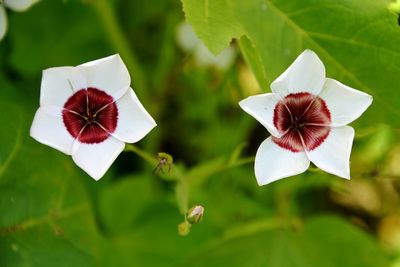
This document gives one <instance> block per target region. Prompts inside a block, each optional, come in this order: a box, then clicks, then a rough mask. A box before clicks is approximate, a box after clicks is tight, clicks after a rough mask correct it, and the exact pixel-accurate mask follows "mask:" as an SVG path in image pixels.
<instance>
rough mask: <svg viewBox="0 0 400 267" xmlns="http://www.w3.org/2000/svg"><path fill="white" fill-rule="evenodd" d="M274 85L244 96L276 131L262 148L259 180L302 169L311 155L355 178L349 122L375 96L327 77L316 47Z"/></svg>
mask: <svg viewBox="0 0 400 267" xmlns="http://www.w3.org/2000/svg"><path fill="white" fill-rule="evenodd" d="M271 89H272V93H267V94H260V95H255V96H250V97H248V98H246V99H244V100H242V101H240V102H239V105H240V107H241V108H242V109H243V110H244V111H246V112H247V113H249V114H250V115H251V116H253V117H254V118H255V119H256V120H258V121H259V122H260V123H261V124H262V125H263V126H264V127H265V128H267V130H268V131H269V132H270V133H271V137H269V138H267V139H266V140H265V141H264V142H263V143H262V144H261V145H260V147H259V148H258V151H257V154H256V159H255V166H254V168H255V175H256V178H257V182H258V184H259V185H265V184H268V183H271V182H273V181H276V180H279V179H282V178H285V177H289V176H293V175H297V174H299V173H302V172H304V171H306V170H307V169H308V167H309V165H310V161H311V162H313V163H314V164H315V165H316V166H317V167H319V168H320V169H322V170H324V171H326V172H328V173H331V174H334V175H337V176H340V177H342V178H346V179H350V153H351V147H352V143H353V139H354V129H353V128H352V127H350V126H346V125H347V124H349V123H350V122H352V121H354V120H355V119H357V118H358V117H359V116H361V114H362V113H363V112H364V111H365V110H366V109H367V108H368V107H369V106H370V105H371V103H372V96H370V95H368V94H366V93H363V92H360V91H358V90H355V89H353V88H350V87H348V86H346V85H344V84H342V83H340V82H338V81H336V80H333V79H330V78H326V77H325V67H324V64H323V63H322V62H321V60H320V59H319V58H318V56H317V55H316V54H315V53H314V52H313V51H311V50H305V51H304V52H303V53H302V54H301V55H300V56H299V57H298V58H297V59H296V60H295V61H294V62H293V63H292V65H291V66H290V67H289V68H288V69H287V70H286V71H285V72H284V73H282V74H281V75H280V76H279V77H278V78H277V79H276V80H275V81H274V82H272V84H271Z"/></svg>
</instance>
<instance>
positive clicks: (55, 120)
mask: <svg viewBox="0 0 400 267" xmlns="http://www.w3.org/2000/svg"><path fill="white" fill-rule="evenodd" d="M30 134H31V136H32V137H33V138H34V139H36V140H37V141H39V142H40V143H43V144H45V145H48V146H51V147H53V148H55V149H57V150H60V151H61V152H63V153H65V154H67V155H70V154H71V149H72V144H73V142H74V138H73V137H72V135H70V134H69V133H68V131H67V128H65V125H64V122H63V119H62V108H59V107H54V106H45V107H40V108H39V109H38V111H37V112H36V115H35V118H34V119H33V122H32V126H31V130H30Z"/></svg>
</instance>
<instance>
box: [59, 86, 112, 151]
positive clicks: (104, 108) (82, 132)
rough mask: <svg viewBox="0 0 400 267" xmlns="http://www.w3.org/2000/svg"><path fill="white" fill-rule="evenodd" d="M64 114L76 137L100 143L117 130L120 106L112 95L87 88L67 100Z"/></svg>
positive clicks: (71, 132) (65, 122)
mask: <svg viewBox="0 0 400 267" xmlns="http://www.w3.org/2000/svg"><path fill="white" fill-rule="evenodd" d="M62 116H63V121H64V125H65V127H66V128H67V130H68V132H69V133H70V134H71V135H72V136H73V137H74V138H76V139H78V140H79V141H80V142H81V143H85V144H98V143H101V142H103V141H104V140H106V139H107V138H108V137H109V136H110V134H111V133H113V132H114V131H115V128H116V127H117V121H118V108H117V105H116V104H115V102H114V98H113V97H112V96H110V95H108V94H107V93H105V92H104V91H102V90H99V89H97V88H87V89H86V90H85V89H81V90H79V91H78V92H76V93H75V94H74V95H72V96H71V97H70V98H69V99H68V100H67V102H66V103H65V105H64V110H63V112H62Z"/></svg>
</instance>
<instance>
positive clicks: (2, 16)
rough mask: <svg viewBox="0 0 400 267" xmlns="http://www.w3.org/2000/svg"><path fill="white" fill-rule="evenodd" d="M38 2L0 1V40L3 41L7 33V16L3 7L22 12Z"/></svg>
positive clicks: (29, 0) (30, 0) (22, 0)
mask: <svg viewBox="0 0 400 267" xmlns="http://www.w3.org/2000/svg"><path fill="white" fill-rule="evenodd" d="M38 1H39V0H0V40H1V39H3V37H4V35H5V34H6V31H7V15H6V10H5V8H4V7H7V8H9V9H12V10H14V11H18V12H22V11H25V10H27V9H28V8H30V7H31V6H32V5H33V4H35V3H36V2H38Z"/></svg>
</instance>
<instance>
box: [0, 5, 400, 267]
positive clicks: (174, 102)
mask: <svg viewBox="0 0 400 267" xmlns="http://www.w3.org/2000/svg"><path fill="white" fill-rule="evenodd" d="M389 4H390V1H385V0H343V1H341V0H337V1H333V0H290V1H288V0H249V1H242V0H182V2H179V1H177V0H147V1H139V0H137V1H128V0H126V1H124V0H115V1H107V0H87V1H78V0H69V1H61V0H43V1H41V2H39V3H38V4H36V5H35V6H33V7H32V8H31V9H29V10H28V11H27V12H23V13H17V12H12V11H11V10H7V15H8V22H9V30H8V32H7V35H6V36H5V38H4V39H3V40H2V41H1V42H0V125H1V126H0V127H1V128H0V140H1V144H0V266H1V267H3V266H4V267H8V266H35V267H36V266H38V267H46V266H71V267H79V266H218V267H220V266H240V267H242V266H249V267H257V266H265V267H270V266H272V267H278V266H279V267H286V266H290V267H292V266H298V267H306V266H307V267H309V266H318V267H325V266H346V267H353V266H354V267H364V266H365V267H369V266H371V267H381V266H382V267H386V266H394V267H395V266H400V210H399V204H400V194H399V192H400V183H399V181H400V180H399V178H400V167H399V161H400V144H399V141H398V140H399V139H398V137H399V134H400V128H399V124H400V123H399V121H400V120H399V105H400V91H399V90H400V87H399V86H400V72H399V70H400V45H399V44H400V27H399V25H398V20H397V15H396V14H395V13H394V10H393V9H392V10H390V9H389V8H388V7H389ZM185 15H186V19H187V21H188V22H189V23H190V24H191V25H192V26H193V28H194V31H195V32H196V33H197V35H198V36H199V37H200V39H201V40H202V41H203V42H204V44H205V45H206V46H207V47H208V49H210V50H211V51H212V52H213V53H215V54H218V53H219V52H221V51H222V50H223V49H225V48H226V47H227V46H228V45H229V43H231V46H232V47H233V48H234V49H235V51H236V54H235V55H234V64H232V65H231V66H230V67H228V68H224V69H221V68H218V67H216V66H213V65H211V66H204V65H201V64H199V62H198V60H196V55H195V53H196V52H195V51H192V52H190V51H189V52H188V51H184V50H182V49H181V48H180V46H179V42H178V41H177V36H176V35H177V27H178V25H179V24H180V23H181V22H182V21H183V20H185ZM232 38H233V41H232V42H231V40H232ZM306 48H309V49H312V50H314V51H315V52H316V53H317V54H318V55H319V56H320V57H321V59H322V61H323V62H324V63H325V66H326V69H327V76H328V77H331V78H334V79H337V80H340V81H342V82H343V83H345V84H347V85H349V86H352V87H354V88H357V89H359V90H362V91H365V92H367V93H369V94H371V95H373V97H374V102H373V105H372V106H371V108H370V109H368V111H367V112H366V113H365V114H364V115H363V116H362V117H361V118H360V119H359V120H357V121H356V122H355V123H353V124H352V126H353V127H354V128H355V129H356V137H355V142H354V146H353V153H352V156H351V171H352V180H351V181H345V180H343V179H340V178H337V177H334V176H332V175H329V174H326V173H324V172H322V171H320V170H318V169H317V168H315V167H311V168H310V170H308V171H307V172H306V173H304V174H301V175H298V176H296V177H292V178H290V179H284V180H282V181H279V182H275V183H272V184H270V185H267V186H263V187H259V186H258V185H257V184H256V179H255V177H254V172H253V157H254V155H255V152H256V150H257V148H258V146H259V144H261V142H262V141H263V140H264V139H265V138H266V137H267V136H268V132H267V131H266V130H265V129H264V128H263V127H262V126H261V125H260V124H258V123H257V122H256V121H255V120H254V119H253V118H251V117H250V116H248V115H247V114H246V113H244V112H243V111H242V110H241V109H240V108H239V106H238V104H237V103H238V101H240V100H241V99H243V98H244V97H247V96H249V95H252V94H256V93H261V92H268V91H269V90H270V89H269V84H270V83H271V81H273V80H274V79H275V78H276V77H277V76H278V75H279V74H280V73H281V72H282V71H284V70H285V69H286V68H287V67H288V66H289V65H290V63H291V62H292V61H293V60H294V59H295V58H296V57H297V56H298V55H299V54H300V53H301V52H302V51H303V50H304V49H306ZM115 53H120V55H121V57H122V58H123V60H124V62H125V63H126V64H127V66H128V68H129V70H130V74H131V77H132V86H133V88H134V90H135V92H136V93H137V95H138V97H139V99H141V101H142V103H143V105H144V106H145V107H146V109H147V110H148V111H149V112H150V114H151V115H152V116H153V117H154V118H155V120H156V121H157V123H158V126H157V127H156V128H155V129H154V130H153V131H152V132H151V133H150V134H149V135H148V136H146V137H145V138H144V139H143V140H142V141H140V142H139V143H138V144H137V147H136V148H135V147H132V148H131V149H130V150H134V151H136V153H132V152H131V151H127V152H126V153H122V154H121V155H120V156H119V158H118V159H117V160H116V162H115V163H114V164H113V166H112V168H111V169H110V170H109V171H108V172H107V174H106V176H105V177H104V178H102V179H101V180H100V181H98V182H95V181H94V180H93V179H91V178H90V177H89V176H87V175H86V174H85V173H84V172H83V171H81V170H80V169H79V168H78V167H77V166H76V165H74V163H73V162H72V159H71V158H70V157H68V156H66V155H64V154H62V153H60V152H58V151H56V150H54V149H51V148H49V147H47V146H44V145H42V144H40V143H37V142H36V141H34V140H33V139H32V138H30V136H29V127H30V124H31V122H32V119H33V116H34V113H35V111H36V109H37V108H38V105H39V93H40V80H41V72H42V70H43V69H46V68H49V67H55V66H68V65H70V66H74V65H78V64H81V63H84V62H87V61H90V60H94V59H97V58H102V57H105V56H108V55H111V54H115ZM138 147H139V148H140V150H138V149H139V148H138ZM160 151H164V152H167V153H169V154H171V155H172V156H173V157H174V166H173V170H172V171H171V173H170V174H167V175H161V177H159V176H157V175H154V174H153V170H154V168H155V164H156V161H155V155H157V152H160ZM144 158H147V160H145V159H144ZM195 204H200V205H202V206H204V208H205V214H204V217H203V220H202V222H201V223H200V224H196V225H193V227H192V228H191V231H190V233H189V234H188V235H187V236H180V235H179V234H178V224H180V223H181V222H182V221H183V220H184V215H183V213H184V212H185V211H186V210H187V207H190V206H193V205H195Z"/></svg>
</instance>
